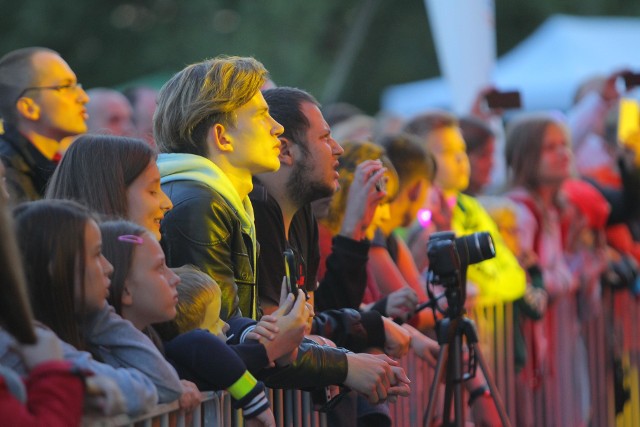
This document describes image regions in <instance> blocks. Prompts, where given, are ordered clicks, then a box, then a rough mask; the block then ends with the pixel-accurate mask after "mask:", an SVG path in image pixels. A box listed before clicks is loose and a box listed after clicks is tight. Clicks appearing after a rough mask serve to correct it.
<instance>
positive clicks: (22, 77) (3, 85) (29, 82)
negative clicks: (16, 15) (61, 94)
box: [0, 47, 60, 126]
mask: <svg viewBox="0 0 640 427" xmlns="http://www.w3.org/2000/svg"><path fill="white" fill-rule="evenodd" d="M41 52H49V53H53V54H56V55H60V54H59V53H58V52H56V51H54V50H51V49H47V48H46V47H25V48H22V49H16V50H13V51H11V52H9V53H7V54H6V55H4V56H3V57H2V58H0V118H2V119H3V120H4V125H5V126H6V125H10V126H13V125H15V121H16V101H17V98H18V95H20V93H22V91H23V90H24V89H26V88H27V87H29V86H33V84H34V82H35V80H36V74H37V71H38V70H36V69H35V67H34V65H33V57H34V55H36V54H38V53H41Z"/></svg>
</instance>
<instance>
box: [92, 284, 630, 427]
mask: <svg viewBox="0 0 640 427" xmlns="http://www.w3.org/2000/svg"><path fill="white" fill-rule="evenodd" d="M639 304H640V302H639V301H638V300H637V299H636V298H633V297H632V296H631V294H630V293H628V292H627V291H621V292H616V293H613V292H611V291H610V290H605V291H604V292H603V296H602V304H601V311H600V312H598V313H592V315H590V316H589V317H588V318H587V319H586V320H583V321H582V323H581V325H580V327H581V329H582V336H583V337H584V340H585V348H586V352H587V360H588V376H589V391H590V406H589V407H590V417H589V425H590V426H592V427H610V426H616V427H634V426H638V425H640V391H639V379H640V377H639V374H640V330H639V328H640V326H639V325H640V305H639ZM469 317H470V318H472V319H473V320H474V321H475V322H476V325H477V329H478V336H479V340H480V343H479V345H480V348H481V349H482V351H483V354H484V356H485V359H486V360H487V363H488V364H489V366H490V367H491V370H492V374H493V376H494V378H495V380H496V383H497V386H498V389H499V390H500V393H501V396H502V398H503V401H504V403H505V406H506V409H507V412H508V414H509V417H510V419H511V422H512V425H514V426H515V425H520V424H518V423H517V422H516V420H517V418H516V415H517V411H518V407H517V402H516V399H515V395H516V393H515V390H516V388H517V387H520V386H521V384H518V380H517V377H516V375H515V368H514V348H513V332H514V331H513V321H512V319H513V307H512V305H511V304H507V305H485V306H476V307H474V308H473V309H472V310H471V311H470V313H469ZM614 361H616V362H618V363H617V366H618V367H619V372H618V379H617V380H616V379H615V378H616V376H615V375H614V374H615V372H614V366H615V365H614ZM401 365H402V366H403V367H404V369H405V371H406V372H407V375H408V376H409V378H411V381H412V383H411V388H412V393H411V395H410V396H409V397H408V398H400V399H398V401H397V402H396V403H393V404H390V410H391V416H392V419H393V421H394V426H397V427H416V426H422V425H423V420H422V417H423V414H424V413H425V411H426V408H427V405H428V397H429V387H430V385H431V382H432V380H433V373H434V371H433V368H432V367H431V366H429V365H428V364H427V363H426V362H424V361H422V360H421V359H419V358H417V357H416V356H415V355H413V354H409V355H408V356H406V357H404V358H403V359H402V360H401ZM616 384H618V393H617V394H618V399H619V400H620V396H621V391H622V392H624V391H625V390H626V391H627V392H628V399H627V400H626V402H625V403H624V405H622V404H621V405H620V406H621V408H620V409H621V411H620V413H618V414H616V408H615V403H616V387H615V385H616ZM442 388H443V387H442V386H440V391H441V390H442ZM204 395H205V399H204V401H203V402H202V403H201V405H200V407H199V408H198V409H197V410H196V411H195V412H194V413H193V414H192V416H189V417H187V416H186V415H185V414H184V412H183V411H181V410H180V409H179V407H178V403H177V402H173V403H169V404H164V405H158V406H157V407H156V408H155V409H154V410H153V411H152V412H151V413H148V414H145V415H143V416H141V417H138V418H133V419H130V418H129V417H126V416H119V417H111V418H91V417H85V419H84V422H83V425H86V426H116V427H120V426H134V425H135V426H161V427H162V426H178V427H179V426H185V427H186V426H193V427H201V426H221V427H242V426H244V421H243V418H242V416H241V414H240V413H239V411H234V410H232V407H231V399H230V397H229V395H228V394H227V393H224V392H217V393H214V392H206V393H204ZM441 395H442V393H441V392H440V393H439V394H438V396H437V398H438V399H440V398H441ZM269 398H270V401H271V403H272V408H273V411H274V415H275V417H276V424H277V426H278V427H294V426H295V427H298V426H302V427H325V426H326V425H327V420H326V416H325V415H324V414H321V413H319V412H317V411H315V410H313V405H312V402H311V397H310V395H309V393H306V392H301V391H294V390H288V391H283V390H270V392H269ZM463 401H466V396H465V397H464V400H463ZM440 402H441V400H439V403H437V404H436V409H438V408H442V405H441V404H440ZM535 409H536V410H535V411H534V414H533V418H532V419H531V420H529V421H528V423H527V424H529V423H530V425H532V426H553V425H561V424H558V423H557V422H556V421H554V420H553V417H552V415H553V416H555V415H557V414H548V413H545V407H544V402H541V406H540V407H536V408H535ZM564 410H566V411H573V410H575V409H574V408H564ZM438 415H439V416H441V414H438ZM550 419H551V421H549V420H550Z"/></svg>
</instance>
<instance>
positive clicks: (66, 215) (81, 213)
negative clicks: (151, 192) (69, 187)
mask: <svg viewBox="0 0 640 427" xmlns="http://www.w3.org/2000/svg"><path fill="white" fill-rule="evenodd" d="M14 216H15V222H16V229H17V238H18V242H19V247H20V250H21V254H22V260H23V264H24V270H25V272H26V275H27V284H28V286H29V291H30V292H29V295H30V297H31V305H32V308H33V311H34V315H35V317H36V319H38V320H39V321H41V322H43V323H44V324H45V325H47V326H48V327H50V328H51V329H52V330H53V331H54V332H55V333H56V334H57V335H58V336H59V337H60V338H61V339H62V340H63V341H64V342H65V348H64V351H65V358H67V359H71V360H72V361H73V362H74V364H75V366H77V367H80V368H86V369H89V370H91V371H93V372H95V373H97V374H103V375H106V376H108V377H111V378H112V379H114V380H115V381H116V383H117V384H118V386H119V387H120V389H121V391H122V393H123V395H124V397H125V402H126V404H127V412H128V413H130V414H138V413H141V412H143V411H145V410H148V409H150V407H151V406H152V405H154V404H156V403H158V402H170V401H173V400H176V399H178V398H179V397H180V394H181V392H182V387H181V385H180V381H179V379H178V376H177V375H176V372H175V371H174V370H173V368H172V367H171V366H170V365H169V364H168V363H167V362H166V361H165V360H164V358H163V357H162V355H161V354H160V353H159V352H158V351H157V349H156V348H155V347H154V346H153V344H152V343H151V342H150V341H149V340H148V339H147V338H146V337H145V336H144V334H142V333H140V332H139V331H138V330H136V329H135V328H134V327H132V325H131V323H129V322H127V321H124V320H123V319H122V318H121V317H120V316H118V315H117V314H115V313H114V311H113V309H112V308H111V307H110V306H109V305H108V304H107V301H106V297H107V295H108V292H109V284H110V280H109V275H110V274H111V272H112V270H113V268H112V266H111V264H109V262H108V261H107V260H106V259H105V258H104V256H103V255H102V252H101V234H100V229H99V228H98V225H97V223H96V221H95V219H94V217H93V216H92V215H91V213H90V212H89V211H88V210H87V209H86V208H84V207H83V206H81V205H79V204H77V203H74V202H71V201H62V200H55V201H54V200H48V201H38V202H33V203H28V204H24V205H21V206H19V207H18V208H16V210H15V211H14ZM76 349H79V350H85V349H86V350H89V351H91V353H93V354H94V355H95V357H96V358H98V359H100V360H102V361H104V363H98V362H96V361H94V360H93V359H92V358H91V357H90V356H89V354H88V353H85V352H78V351H77V350H76Z"/></svg>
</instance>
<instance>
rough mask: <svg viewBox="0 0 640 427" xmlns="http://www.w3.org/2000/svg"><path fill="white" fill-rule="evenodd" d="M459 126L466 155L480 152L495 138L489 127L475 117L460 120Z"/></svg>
mask: <svg viewBox="0 0 640 427" xmlns="http://www.w3.org/2000/svg"><path fill="white" fill-rule="evenodd" d="M459 126H460V132H462V139H464V142H465V144H466V145H467V153H468V154H470V153H473V152H474V151H476V150H480V149H481V148H482V147H484V146H485V145H486V144H487V143H488V142H489V141H490V140H491V138H494V137H495V134H494V133H493V131H492V130H491V128H490V127H489V125H487V124H486V123H485V122H483V121H482V120H480V119H478V118H476V117H463V118H461V119H460V124H459Z"/></svg>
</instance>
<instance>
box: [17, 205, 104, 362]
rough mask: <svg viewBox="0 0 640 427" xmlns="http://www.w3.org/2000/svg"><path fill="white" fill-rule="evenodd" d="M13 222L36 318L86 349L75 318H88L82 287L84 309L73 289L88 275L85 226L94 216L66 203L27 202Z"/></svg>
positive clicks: (61, 337)
mask: <svg viewBox="0 0 640 427" xmlns="http://www.w3.org/2000/svg"><path fill="white" fill-rule="evenodd" d="M14 218H15V224H16V237H17V240H18V246H19V247H20V252H21V255H22V263H23V266H24V271H25V273H26V278H27V284H28V287H29V295H30V299H31V307H32V308H33V313H34V316H35V318H36V319H38V320H39V321H41V322H43V323H44V324H45V325H47V326H48V327H50V328H51V329H52V330H53V331H54V332H55V333H56V334H57V335H58V337H60V339H62V340H63V341H65V342H67V343H69V344H71V345H73V346H75V347H76V348H79V349H83V348H84V340H83V337H82V333H81V330H80V326H79V325H78V322H77V319H78V317H81V316H83V315H84V314H86V313H85V306H84V286H80V294H81V301H82V302H81V304H80V307H76V305H75V298H74V295H75V293H74V292H75V291H74V290H75V286H76V281H77V278H78V277H80V280H82V278H83V277H84V269H85V258H84V252H85V248H84V238H85V227H86V225H87V223H88V221H89V220H95V218H94V217H93V215H92V214H91V212H89V210H87V209H86V208H85V207H84V206H82V205H80V204H78V203H75V202H72V201H68V200H39V201H36V202H29V203H24V204H22V205H19V206H18V207H17V208H16V209H15V210H14Z"/></svg>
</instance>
